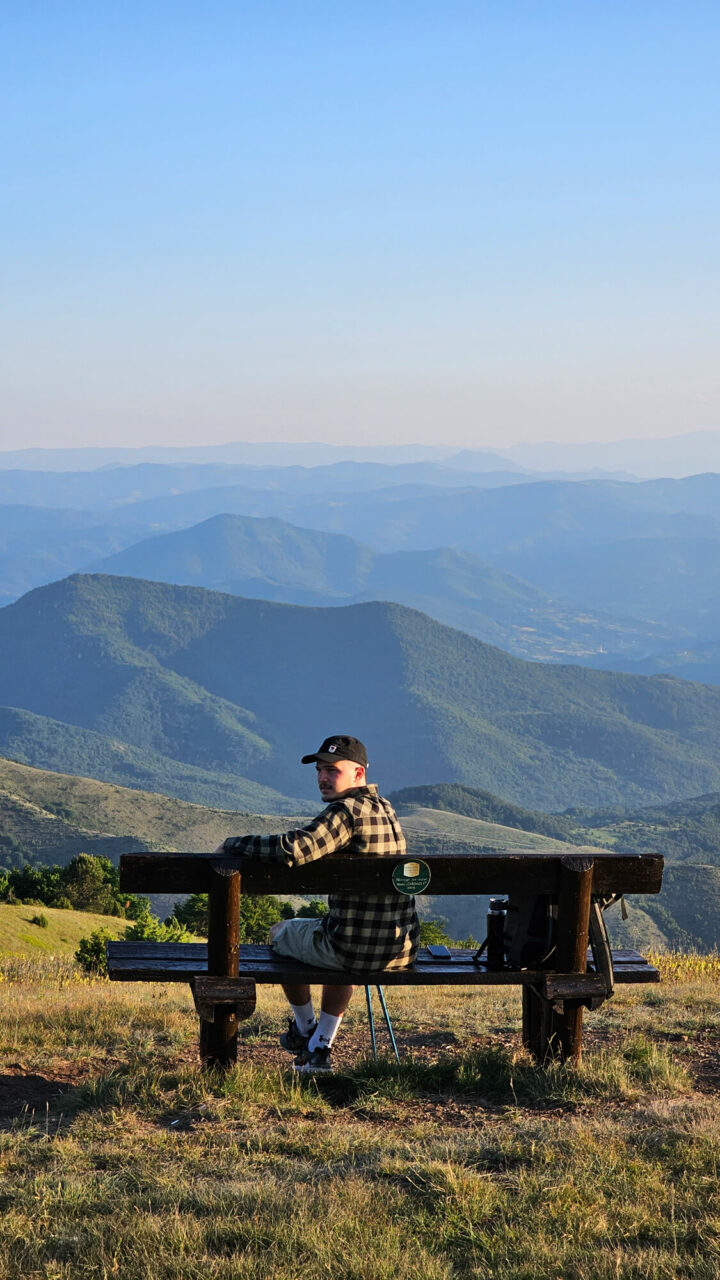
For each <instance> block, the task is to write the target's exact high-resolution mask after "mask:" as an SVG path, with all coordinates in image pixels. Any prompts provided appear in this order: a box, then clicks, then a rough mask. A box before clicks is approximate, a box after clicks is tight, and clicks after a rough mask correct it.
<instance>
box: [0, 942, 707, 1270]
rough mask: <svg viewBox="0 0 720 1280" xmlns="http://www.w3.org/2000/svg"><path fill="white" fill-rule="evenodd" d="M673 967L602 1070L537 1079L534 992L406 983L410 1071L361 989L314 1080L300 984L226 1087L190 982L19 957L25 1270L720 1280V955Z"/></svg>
mask: <svg viewBox="0 0 720 1280" xmlns="http://www.w3.org/2000/svg"><path fill="white" fill-rule="evenodd" d="M660 963H661V966H662V968H663V978H664V983H663V985H661V986H660V987H659V988H658V987H655V988H636V989H635V990H628V989H625V990H624V991H622V992H621V993H619V994H618V995H617V996H616V997H615V998H614V999H613V1000H612V1001H610V1002H609V1003H608V1004H606V1005H605V1006H604V1007H603V1009H601V1010H600V1011H597V1012H596V1013H594V1014H592V1015H590V1016H589V1018H588V1034H587V1037H586V1039H587V1051H586V1054H585V1057H584V1059H583V1061H582V1063H581V1065H580V1066H579V1067H577V1068H573V1067H553V1068H550V1069H547V1070H543V1069H541V1068H538V1067H536V1066H534V1065H532V1064H531V1062H530V1061H529V1059H528V1058H527V1056H526V1055H525V1053H524V1052H523V1050H522V1049H521V1048H520V1042H519V1013H520V1001H519V996H518V994H517V992H516V991H511V992H509V993H505V992H502V991H501V990H497V991H492V990H491V989H485V990H482V991H481V992H478V991H477V990H472V989H457V990H455V991H453V992H452V993H448V992H447V991H431V992H430V993H429V994H428V993H423V994H422V996H420V995H419V994H418V993H417V992H413V991H410V990H407V991H405V990H403V989H402V988H399V989H396V990H393V991H391V992H389V993H388V999H389V1003H390V1007H391V1013H392V1017H393V1021H394V1025H395V1029H396V1032H397V1034H398V1038H399V1042H400V1047H401V1053H402V1062H401V1064H400V1065H399V1066H397V1065H395V1063H394V1062H393V1061H391V1060H390V1059H389V1057H387V1056H384V1054H383V1055H382V1056H381V1059H380V1061H378V1063H377V1064H376V1063H374V1062H373V1061H372V1059H371V1058H369V1056H368V1055H369V1039H368V1028H367V1018H366V1014H365V1010H364V1001H363V1000H362V999H361V998H360V997H359V995H358V996H357V997H356V999H355V1001H354V1003H353V1005H351V1008H350V1011H349V1014H348V1017H347V1020H346V1024H345V1026H344V1027H343V1029H342V1031H341V1037H340V1039H339V1041H338V1049H337V1059H338V1068H339V1070H338V1072H337V1074H336V1075H335V1076H333V1077H329V1078H325V1079H317V1078H316V1079H308V1080H298V1079H295V1078H294V1077H293V1076H292V1074H291V1073H290V1072H288V1070H287V1069H286V1061H283V1057H284V1055H282V1053H281V1051H280V1050H279V1048H278V1046H277V1033H278V1031H279V1030H280V1028H281V1026H282V1025H283V1019H284V1007H283V1001H282V998H281V996H280V994H279V992H278V991H276V990H275V989H268V988H261V989H260V991H259V1002H258V1010H257V1012H256V1013H255V1015H254V1016H253V1018H252V1019H251V1020H250V1021H249V1022H247V1023H245V1024H243V1028H242V1045H241V1058H240V1062H239V1063H238V1065H237V1067H236V1068H234V1069H233V1070H232V1071H230V1072H229V1073H228V1074H227V1075H225V1076H221V1075H220V1074H214V1073H203V1072H201V1070H200V1069H199V1067H198V1063H197V1024H196V1020H195V1016H194V1011H193V1008H192V1002H191V998H190V994H189V991H188V989H187V987H185V986H183V985H178V986H153V985H124V984H115V985H114V984H110V983H108V982H107V981H103V980H95V979H89V978H87V977H86V976H82V975H81V974H80V972H79V971H78V970H77V969H76V968H75V966H74V965H73V963H72V961H71V960H69V959H68V958H62V957H59V958H55V959H52V958H45V959H41V960H37V959H28V958H27V957H25V958H23V957H15V958H7V957H6V958H5V960H4V961H2V962H1V963H0V991H2V992H3V995H4V998H3V1000H2V1002H0V1059H1V1061H0V1085H1V1088H0V1171H1V1173H0V1177H1V1183H0V1185H1V1186H2V1191H1V1192H0V1200H1V1202H2V1215H1V1216H0V1275H1V1276H2V1277H3V1280H20V1278H21V1277H22V1280H40V1278H41V1277H42V1280H70V1278H71V1277H72V1278H73V1280H75V1278H80V1277H82V1278H83V1280H84V1278H85V1277H87V1278H88V1280H90V1278H91V1277H92V1278H93V1280H95V1278H96V1277H97V1278H98V1280H100V1278H102V1280H106V1278H109V1277H113V1276H121V1277H122V1278H123V1280H146V1278H147V1276H148V1275H152V1276H153V1277H154V1278H155V1280H200V1277H202V1278H203V1280H230V1277H237V1276H240V1275H242V1276H243V1277H245V1276H248V1277H251V1278H253V1277H257V1278H260V1277H262V1278H263V1280H270V1278H272V1280H325V1278H326V1277H331V1276H335V1275H337V1274H339V1273H342V1275H343V1276H345V1277H347V1278H348V1280H391V1278H392V1280H406V1278H409V1277H413V1278H422V1280H451V1278H452V1280H465V1278H468V1280H470V1278H471V1277H472V1278H475V1277H477V1278H478V1280H490V1277H492V1280H511V1278H512V1280H661V1278H662V1280H684V1278H685V1277H688V1278H690V1277H692V1278H693V1280H711V1278H712V1280H714V1278H715V1277H716V1276H717V1274H718V1270H719V1269H720V1194H719V1192H718V1180H717V1162H718V1138H719V1137H720V1072H719V1070H718V1056H717V1054H718V1048H719V1047H720V1032H718V1021H719V1015H720V980H719V979H720V965H719V964H718V961H717V959H706V960H704V961H700V960H698V959H697V958H696V959H694V960H682V959H678V958H677V957H674V958H673V957H666V958H665V959H663V960H661V961H660ZM382 1044H383V1041H382V1036H381V1049H382Z"/></svg>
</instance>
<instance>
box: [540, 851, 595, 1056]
mask: <svg viewBox="0 0 720 1280" xmlns="http://www.w3.org/2000/svg"><path fill="white" fill-rule="evenodd" d="M592 879H593V860H592V858H587V857H582V856H580V855H570V856H568V857H566V858H563V859H562V862H561V864H560V893H559V897H558V943H557V948H556V955H555V958H554V964H553V968H555V969H557V971H558V973H568V974H572V973H585V971H586V969H587V948H588V934H589V929H590V900H591V893H592ZM582 1025H583V1002H582V1001H580V1000H573V999H569V1000H563V1001H562V1006H561V1008H560V1009H558V1008H556V1007H554V1006H553V1004H552V1002H551V1001H549V1000H546V999H545V998H544V997H543V996H542V995H540V993H539V992H538V991H533V990H532V989H531V988H530V987H523V1044H524V1045H526V1047H527V1048H528V1049H529V1050H530V1052H531V1053H532V1055H533V1057H534V1058H535V1059H536V1061H537V1062H540V1063H544V1062H547V1061H549V1060H550V1059H552V1058H559V1059H560V1061H561V1062H567V1061H568V1060H570V1061H574V1062H576V1061H577V1059H578V1058H579V1057H580V1052H581V1050H582Z"/></svg>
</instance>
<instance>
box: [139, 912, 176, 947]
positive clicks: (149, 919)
mask: <svg viewBox="0 0 720 1280" xmlns="http://www.w3.org/2000/svg"><path fill="white" fill-rule="evenodd" d="M125 937H126V938H127V939H128V940H129V941H131V942H188V941H189V940H190V938H191V937H192V934H191V933H190V931H189V930H188V929H186V928H185V926H184V925H183V924H181V923H180V921H179V920H176V919H175V918H174V917H173V916H170V918H169V919H168V920H167V921H166V922H165V924H163V923H162V921H161V920H158V919H156V917H155V916H151V915H150V913H149V912H148V913H147V915H144V916H141V918H140V919H139V920H136V922H135V924H131V925H129V926H128V928H127V929H126V930H125Z"/></svg>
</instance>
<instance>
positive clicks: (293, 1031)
mask: <svg viewBox="0 0 720 1280" xmlns="http://www.w3.org/2000/svg"><path fill="white" fill-rule="evenodd" d="M316 1026H317V1022H313V1024H312V1026H311V1028H310V1030H309V1031H308V1033H307V1035H306V1036H304V1035H303V1033H302V1031H301V1030H300V1028H299V1026H298V1024H297V1022H296V1021H295V1019H294V1018H288V1029H287V1031H283V1033H282V1035H281V1037H280V1044H281V1045H282V1047H283V1049H287V1051H288V1053H302V1051H303V1049H307V1042H308V1040H309V1039H310V1037H311V1035H312V1034H313V1032H314V1031H315V1028H316Z"/></svg>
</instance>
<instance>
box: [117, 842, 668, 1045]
mask: <svg viewBox="0 0 720 1280" xmlns="http://www.w3.org/2000/svg"><path fill="white" fill-rule="evenodd" d="M412 856H413V855H408V859H406V860H404V861H407V860H409V859H411V858H412ZM402 865H403V863H400V862H399V860H398V859H396V858H388V857H383V858H380V857H378V858H358V857H352V856H348V855H343V854H332V855H330V856H328V857H326V858H322V859H319V860H317V861H315V862H311V863H308V864H307V865H306V866H303V867H292V868H289V867H285V866H283V865H282V864H280V863H273V862H266V861H262V860H260V859H257V860H255V859H249V858H242V857H239V856H237V855H232V854H223V855H218V854H198V853H172V854H169V853H130V854H124V855H123V856H122V857H121V859H120V885H121V888H123V889H125V890H127V891H129V892H134V893H168V892H172V893H178V894H181V893H207V894H208V899H209V926H208V941H207V944H205V943H153V942H109V943H108V945H107V954H108V972H109V976H110V978H111V979H113V980H114V981H120V982H188V983H189V984H190V987H191V989H192V992H193V998H194V1001H195V1008H196V1010H197V1013H198V1016H199V1018H200V1054H201V1058H202V1060H203V1062H204V1063H206V1064H208V1065H222V1066H227V1065H229V1064H231V1063H232V1062H234V1061H236V1058H237V1030H238V1021H239V1020H242V1019H244V1018H248V1017H250V1015H251V1014H252V1013H253V1011H254V1009H255V989H256V984H258V983H287V982H290V983H303V982H309V983H325V984H329V985H332V984H333V983H352V984H353V985H356V986H372V985H380V984H382V985H383V986H424V985H440V986H445V985H457V986H507V985H511V984H512V985H520V986H521V987H522V1000H523V1043H524V1044H525V1045H526V1046H527V1048H528V1049H529V1050H530V1052H531V1053H532V1054H533V1056H534V1057H535V1058H536V1060H537V1061H539V1062H544V1061H546V1060H547V1059H548V1058H549V1057H558V1058H560V1059H561V1060H566V1059H576V1058H577V1057H578V1056H579V1054H580V1050H581V1044H582V1020H583V1009H584V1008H596V1007H597V1006H598V1005H599V1004H602V1002H603V1001H604V1000H606V999H608V997H609V996H610V995H612V991H613V986H614V984H619V983H637V982H658V981H659V974H658V971H657V969H655V968H653V966H652V965H650V964H648V963H647V961H646V960H644V959H643V957H642V956H640V955H639V954H638V953H637V952H634V951H620V950H614V951H612V952H610V951H609V950H608V949H607V948H606V949H605V954H604V955H603V954H602V953H601V954H598V948H597V947H596V948H594V950H593V949H589V946H588V943H589V938H590V924H591V918H592V915H593V913H595V915H596V916H597V914H598V908H597V906H596V902H597V899H603V898H608V897H610V896H611V895H616V894H626V893H642V894H645V893H659V891H660V888H661V885H662V871H663V860H662V858H661V857H659V856H656V855H654V854H637V855H624V854H615V853H606V852H597V853H595V852H594V851H593V853H592V854H586V853H584V852H583V853H578V854H572V853H571V854H567V855H561V854H555V853H553V854H547V853H526V852H522V853H502V854H499V853H466V852H464V853H459V854H458V853H443V854H436V855H429V856H427V857H425V858H424V859H423V865H424V866H425V867H427V868H428V869H429V872H430V883H429V885H428V890H427V891H428V892H429V893H431V894H458V895H459V894H463V895H475V894H488V893H492V894H494V893H498V892H504V893H512V891H513V890H515V891H516V892H519V891H522V892H523V893H528V892H530V893H532V894H537V895H547V896H549V897H550V898H551V899H553V901H554V902H556V903H557V932H556V946H555V949H554V951H553V954H552V957H551V960H550V961H549V962H548V963H547V965H546V966H544V967H538V968H535V969H508V968H502V969H493V968H490V967H489V966H488V964H487V961H486V960H475V959H473V953H472V952H471V951H468V950H462V949H459V948H458V949H454V950H453V951H452V952H451V955H450V958H449V959H448V958H444V959H438V958H436V957H433V956H432V955H430V953H429V952H428V950H427V948H421V949H420V951H419V953H418V956H417V959H416V961H415V963H414V965H413V966H412V967H411V968H407V969H389V970H382V971H380V972H374V973H371V972H369V971H366V970H363V971H361V972H355V971H353V972H348V973H346V972H344V971H343V972H342V973H337V972H336V971H334V970H327V969H312V968H310V967H309V966H307V965H303V964H300V963H298V962H296V961H292V960H286V959H284V958H282V957H280V956H276V955H275V954H274V953H273V951H272V950H271V948H270V947H268V946H264V945H250V944H248V945H241V944H240V941H239V905H240V892H241V888H242V891H243V892H245V893H253V894H266V893H272V894H278V893H279V894H292V895H298V894H301V895H306V894H309V895H312V896H313V897H315V896H317V895H319V894H326V893H332V892H336V891H338V890H341V889H344V890H347V891H349V892H352V893H368V894H374V893H391V892H394V889H393V884H392V873H393V870H394V869H395V868H396V867H398V866H402ZM481 930H483V931H484V921H482V922H481V921H478V932H480V931H481ZM601 951H602V949H601Z"/></svg>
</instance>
